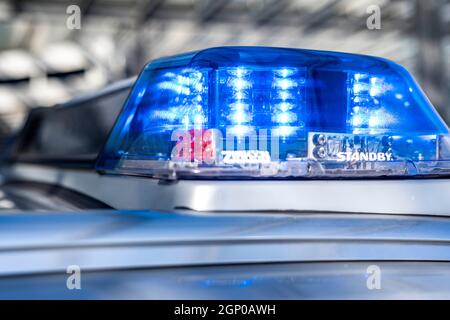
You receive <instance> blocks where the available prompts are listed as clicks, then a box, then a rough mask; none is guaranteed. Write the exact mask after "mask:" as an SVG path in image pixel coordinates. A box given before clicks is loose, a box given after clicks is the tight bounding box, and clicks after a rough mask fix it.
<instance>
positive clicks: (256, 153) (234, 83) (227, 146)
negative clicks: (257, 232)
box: [97, 47, 450, 178]
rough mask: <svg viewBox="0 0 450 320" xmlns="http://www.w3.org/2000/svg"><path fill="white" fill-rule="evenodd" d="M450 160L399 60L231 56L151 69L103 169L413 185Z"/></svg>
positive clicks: (264, 51)
mask: <svg viewBox="0 0 450 320" xmlns="http://www.w3.org/2000/svg"><path fill="white" fill-rule="evenodd" d="M180 150H181V151H180ZM449 159H450V138H449V129H448V128H447V126H446V125H445V123H444V122H443V121H442V120H441V118H440V117H439V116H438V114H437V113H436V111H435V110H434V108H433V106H432V105H431V104H430V102H429V101H428V99H427V98H426V96H425V95H424V93H423V92H422V91H421V89H420V88H419V87H418V85H417V83H416V82H415V81H414V80H413V79H412V77H411V76H410V74H409V73H408V72H407V71H406V70H405V69H404V68H402V67H401V66H399V65H397V64H395V63H393V62H391V61H388V60H385V59H382V58H375V57H368V56H361V55H353V54H345V53H336V52H321V51H311V50H301V49H282V48H258V47H224V48H212V49H206V50H202V51H198V52H194V53H189V54H183V55H179V56H175V57H169V58H162V59H159V60H155V61H153V62H152V63H150V64H148V65H147V66H146V67H145V68H144V70H143V72H142V73H141V75H140V76H139V79H138V80H137V82H136V85H135V87H134V89H133V91H132V93H131V95H130V97H129V98H128V100H127V102H126V105H125V107H124V109H123V111H122V114H121V115H120V117H119V119H118V121H117V124H116V126H115V128H114V130H113V132H112V133H111V135H110V138H109V140H108V142H107V144H106V146H105V148H104V151H103V153H102V155H101V156H100V157H99V159H98V162H97V169H98V170H100V171H106V172H111V173H124V174H142V175H158V176H161V175H162V176H164V175H167V176H172V177H173V176H181V177H183V176H185V175H186V176H190V175H195V176H206V177H222V176H223V177H230V176H238V177H242V176H244V177H249V176H250V177H260V176H265V177H267V176H273V177H294V178H295V177H335V176H344V177H346V176H389V175H391V176H404V175H406V176H407V175H410V174H419V175H420V174H423V175H427V174H441V173H448V172H449V168H450V166H449V164H448V163H449ZM411 163H413V164H414V165H413V166H412V167H413V168H414V172H412V171H411V170H410V168H411Z"/></svg>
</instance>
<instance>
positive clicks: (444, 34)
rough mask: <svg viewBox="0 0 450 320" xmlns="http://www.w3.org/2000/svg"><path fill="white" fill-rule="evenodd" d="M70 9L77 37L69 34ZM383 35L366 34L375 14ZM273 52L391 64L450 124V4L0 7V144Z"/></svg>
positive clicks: (428, 0) (112, 0) (326, 1)
mask: <svg viewBox="0 0 450 320" xmlns="http://www.w3.org/2000/svg"><path fill="white" fill-rule="evenodd" d="M70 5H77V6H78V7H79V9H80V28H79V29H70V28H68V26H67V23H68V18H69V17H70V16H71V14H72V13H73V11H71V12H69V14H68V12H67V9H68V7H69V6H70ZM373 5H376V6H378V7H379V8H380V10H381V11H380V13H381V29H374V30H369V29H368V28H367V19H368V18H369V17H370V16H371V15H372V12H369V13H368V12H367V10H368V8H369V6H373ZM222 45H267V46H279V47H295V48H309V49H322V50H333V51H344V52H354V53H363V54H369V55H376V56H381V57H386V58H389V59H392V60H394V61H396V62H398V63H400V64H402V65H403V66H405V67H406V68H407V69H409V70H410V71H411V72H412V73H413V75H414V76H415V77H416V79H417V80H418V82H419V83H420V85H421V86H422V88H424V90H425V92H426V93H427V95H428V96H429V98H430V99H431V101H432V102H433V104H434V105H435V106H436V108H437V109H438V111H439V112H440V114H441V115H442V117H443V118H444V119H445V120H446V121H447V123H450V84H449V79H450V0H410V1H406V0H358V1H355V0H341V1H337V0H147V1H144V0H80V1H75V0H69V1H65V0H46V1H36V0H14V1H12V0H11V1H6V0H0V138H1V137H4V136H6V135H8V134H10V133H11V132H14V131H15V130H18V128H20V126H21V124H22V123H23V120H24V117H25V116H26V114H27V112H28V111H29V110H31V109H32V108H35V107H38V106H43V107H51V106H53V105H54V104H56V103H61V102H64V101H67V100H68V99H70V98H71V97H73V96H74V95H77V94H80V93H83V92H89V91H95V90H96V89H98V88H100V87H102V86H104V85H106V84H108V83H110V82H113V81H115V80H119V79H122V78H125V77H129V76H132V75H135V74H137V73H138V72H139V71H140V69H141V68H142V66H143V65H144V64H145V63H146V62H148V61H149V60H151V59H153V58H156V57H160V56H164V55H171V54H176V53H180V52H184V51H191V50H196V49H201V48H205V47H211V46H222Z"/></svg>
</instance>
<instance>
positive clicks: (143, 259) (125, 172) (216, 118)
mask: <svg viewBox="0 0 450 320" xmlns="http://www.w3.org/2000/svg"><path fill="white" fill-rule="evenodd" d="M4 158H5V159H4V160H3V164H2V179H3V182H2V186H1V189H0V191H1V193H0V196H1V199H0V207H2V208H3V211H4V213H2V215H1V216H0V228H1V232H0V240H1V241H0V297H2V298H44V299H47V298H49V299H55V298H88V299H101V298H113V299H116V298H117V299H123V298H150V299H158V298H159V299H355V298H357V299H379V298H382V299H404V298H449V297H450V290H449V288H450V286H449V285H448V284H449V281H450V273H449V270H450V269H449V268H448V266H449V260H450V249H449V246H448V242H449V241H450V219H449V218H448V217H447V216H448V215H449V214H450V211H449V208H450V197H449V194H450V193H449V191H450V181H449V180H448V177H449V173H450V166H449V164H450V161H449V160H450V135H449V129H448V127H447V126H446V124H445V123H444V122H443V120H442V119H441V118H440V117H439V115H438V114H437V112H436V111H435V109H434V108H433V106H432V105H431V103H430V102H429V100H428V99H427V98H426V96H425V94H424V93H423V92H422V90H421V89H420V87H419V86H418V85H417V83H416V82H415V81H414V80H413V78H412V77H411V75H410V74H409V73H408V72H407V71H406V70H405V69H404V68H403V67H401V66H399V65H397V64H395V63H393V62H391V61H388V60H385V59H382V58H376V57H369V56H362V55H355V54H346V53H336V52H323V51H313V50H302V49H287V48H267V47H220V48H210V49H205V50H201V51H197V52H193V53H186V54H181V55H178V56H173V57H168V58H162V59H158V60H155V61H153V62H151V63H149V64H148V65H147V66H146V67H145V68H144V69H143V71H142V72H141V74H140V75H139V76H138V78H137V80H136V79H129V80H125V81H123V82H120V83H117V84H114V85H112V86H111V87H108V88H106V89H104V90H102V91H101V92H97V93H95V94H93V95H87V96H83V97H79V98H77V99H74V100H73V101H70V102H68V103H67V104H63V105H60V106H56V107H54V108H50V109H48V108H47V109H37V110H35V111H33V112H32V113H31V114H30V116H29V119H28V121H27V123H26V125H25V127H24V128H23V130H22V131H21V133H20V134H19V135H18V136H17V137H15V139H14V140H13V141H12V143H11V145H10V146H9V149H8V150H7V152H6V156H5V157H4Z"/></svg>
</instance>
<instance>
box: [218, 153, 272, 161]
mask: <svg viewBox="0 0 450 320" xmlns="http://www.w3.org/2000/svg"><path fill="white" fill-rule="evenodd" d="M222 156H223V160H222V161H223V163H224V164H260V163H270V162H271V159H270V153H269V151H260V150H224V151H222Z"/></svg>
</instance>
